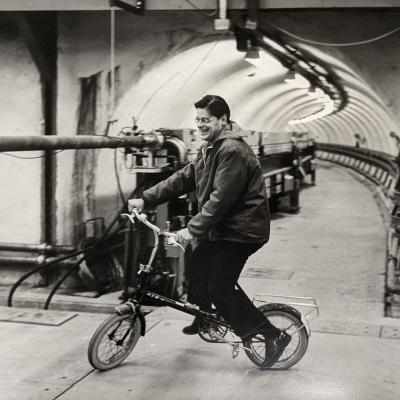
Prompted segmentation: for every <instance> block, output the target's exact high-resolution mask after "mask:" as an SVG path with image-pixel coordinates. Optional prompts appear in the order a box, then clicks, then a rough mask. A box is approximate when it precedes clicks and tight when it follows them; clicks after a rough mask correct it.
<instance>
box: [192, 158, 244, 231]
mask: <svg viewBox="0 0 400 400" xmlns="http://www.w3.org/2000/svg"><path fill="white" fill-rule="evenodd" d="M246 187H247V163H246V159H245V157H244V156H243V155H242V154H240V153H239V152H237V151H230V152H228V153H226V154H225V155H224V156H223V157H222V159H221V160H219V164H218V167H217V170H216V172H215V178H214V183H213V192H212V193H211V195H210V199H209V200H208V201H207V202H206V203H204V205H203V207H202V209H201V210H199V212H198V213H197V214H196V215H195V216H194V217H193V218H192V219H191V220H190V222H189V224H188V229H189V232H190V234H191V235H193V236H195V237H201V236H203V235H205V234H206V233H207V232H208V231H209V230H210V229H211V228H212V227H214V226H215V225H216V224H217V223H218V222H219V221H220V220H221V219H222V218H223V217H224V216H225V215H226V214H227V213H229V211H230V210H231V208H232V207H233V206H234V205H235V203H236V202H237V201H238V200H239V199H240V198H241V197H242V196H243V194H244V191H245V189H246Z"/></svg>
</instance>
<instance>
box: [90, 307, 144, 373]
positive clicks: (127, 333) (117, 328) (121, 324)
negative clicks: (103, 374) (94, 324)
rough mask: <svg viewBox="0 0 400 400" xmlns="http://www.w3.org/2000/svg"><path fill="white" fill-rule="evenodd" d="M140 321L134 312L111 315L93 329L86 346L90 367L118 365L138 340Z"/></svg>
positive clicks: (100, 368) (103, 367) (107, 367)
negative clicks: (93, 331)
mask: <svg viewBox="0 0 400 400" xmlns="http://www.w3.org/2000/svg"><path fill="white" fill-rule="evenodd" d="M141 328H142V323H141V321H140V319H139V318H138V316H137V315H136V314H133V315H132V314H129V315H117V314H115V315H111V316H110V317H108V318H107V319H106V320H105V321H104V322H103V323H102V324H101V325H100V326H99V327H98V328H97V330H96V331H95V333H94V334H93V337H92V339H91V341H90V343H89V347H88V359H89V362H90V364H91V365H92V367H94V368H96V369H98V370H100V371H106V370H108V369H111V368H114V367H116V366H117V365H119V364H120V363H121V362H122V361H124V360H125V358H126V357H128V355H129V354H130V353H131V352H132V350H133V349H134V347H135V346H136V343H137V342H138V340H139V337H140V332H141Z"/></svg>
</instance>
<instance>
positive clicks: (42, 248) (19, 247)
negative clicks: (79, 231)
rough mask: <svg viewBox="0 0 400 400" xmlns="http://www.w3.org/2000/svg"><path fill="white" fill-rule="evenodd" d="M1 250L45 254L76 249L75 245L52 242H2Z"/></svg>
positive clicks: (68, 251) (70, 251) (61, 252)
mask: <svg viewBox="0 0 400 400" xmlns="http://www.w3.org/2000/svg"><path fill="white" fill-rule="evenodd" d="M0 251H20V252H25V253H30V252H32V253H34V252H40V253H43V254H50V255H54V254H67V253H72V252H74V251H76V247H74V246H64V245H63V246H53V245H51V244H47V243H42V244H27V243H0Z"/></svg>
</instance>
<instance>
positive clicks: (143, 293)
mask: <svg viewBox="0 0 400 400" xmlns="http://www.w3.org/2000/svg"><path fill="white" fill-rule="evenodd" d="M121 215H122V216H126V217H128V218H129V220H130V221H131V222H132V224H134V223H135V220H134V218H136V219H138V220H139V221H140V222H142V223H143V224H145V225H146V226H148V227H149V228H150V229H151V230H152V231H153V234H154V246H153V249H152V251H151V254H150V257H149V261H148V263H147V264H146V265H143V264H140V266H139V271H138V272H137V277H138V279H137V280H136V284H135V287H134V295H133V296H131V298H130V299H129V300H128V302H129V301H131V302H132V303H133V306H134V308H135V311H137V310H138V308H139V309H140V306H141V304H140V300H141V299H142V298H143V297H149V298H151V299H154V300H157V301H159V302H161V304H162V305H164V306H168V307H171V308H174V309H176V310H179V311H182V312H184V313H186V314H190V315H193V316H195V317H201V318H203V319H204V320H207V321H209V322H213V323H216V324H218V325H221V326H224V327H225V328H228V329H230V325H229V324H228V323H226V322H224V321H221V320H220V319H218V318H217V317H216V316H215V314H213V313H208V312H206V311H203V310H200V308H199V307H198V306H195V305H193V304H190V303H183V302H180V301H176V300H172V299H170V298H169V297H165V296H162V295H160V294H158V293H155V292H152V291H151V290H148V289H147V288H146V277H147V276H148V274H149V273H150V272H151V271H152V263H153V261H154V259H155V255H156V253H157V249H158V246H159V243H160V241H159V236H161V235H162V236H165V237H166V238H167V243H168V244H170V245H176V246H179V247H180V248H181V249H182V250H183V251H185V249H184V247H183V246H182V245H181V244H180V243H178V242H177V241H176V235H175V234H174V233H171V232H167V231H163V230H161V229H160V228H159V227H158V226H156V225H154V224H152V223H151V222H149V221H148V220H147V217H146V215H144V214H139V212H138V210H137V209H133V210H132V212H131V214H121Z"/></svg>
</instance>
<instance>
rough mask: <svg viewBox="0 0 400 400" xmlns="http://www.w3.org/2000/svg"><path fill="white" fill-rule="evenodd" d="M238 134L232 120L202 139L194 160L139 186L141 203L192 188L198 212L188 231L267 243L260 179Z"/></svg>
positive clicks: (267, 225)
mask: <svg viewBox="0 0 400 400" xmlns="http://www.w3.org/2000/svg"><path fill="white" fill-rule="evenodd" d="M243 136H244V131H243V130H242V129H241V128H240V127H239V126H238V125H237V124H236V123H234V122H233V123H232V125H231V126H229V127H227V128H225V129H224V130H223V131H222V133H221V134H220V136H219V137H218V138H217V139H216V141H215V142H214V143H213V145H212V147H211V148H207V146H208V143H206V144H204V145H203V146H202V147H201V149H200V151H199V153H198V154H197V157H196V159H195V160H194V161H192V162H191V163H189V164H187V165H186V166H185V167H184V168H182V169H181V170H179V171H177V172H175V173H174V174H173V175H171V176H170V177H169V178H167V179H166V180H164V181H162V182H160V183H158V184H157V185H155V186H153V187H152V188H150V189H148V190H146V191H144V193H143V200H144V202H145V205H146V206H155V205H158V204H162V203H165V202H167V201H170V200H172V199H174V198H176V197H178V196H181V195H183V194H185V193H190V192H192V191H194V190H196V196H197V200H198V209H199V212H198V213H197V214H196V215H195V216H194V217H193V218H192V219H191V220H190V222H189V225H188V229H189V232H190V233H191V234H192V236H194V237H198V238H202V237H203V238H204V237H206V236H207V235H208V238H209V240H211V241H215V240H228V241H234V242H242V243H265V242H267V241H268V239H269V230H270V217H269V210H268V201H267V195H266V191H265V185H264V179H263V175H262V171H261V167H260V164H259V162H258V159H257V157H256V155H255V154H254V152H253V150H252V149H251V148H250V147H249V145H248V144H247V143H246V142H245V141H244V140H243ZM204 157H205V160H204Z"/></svg>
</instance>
